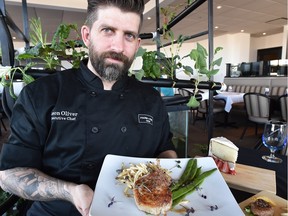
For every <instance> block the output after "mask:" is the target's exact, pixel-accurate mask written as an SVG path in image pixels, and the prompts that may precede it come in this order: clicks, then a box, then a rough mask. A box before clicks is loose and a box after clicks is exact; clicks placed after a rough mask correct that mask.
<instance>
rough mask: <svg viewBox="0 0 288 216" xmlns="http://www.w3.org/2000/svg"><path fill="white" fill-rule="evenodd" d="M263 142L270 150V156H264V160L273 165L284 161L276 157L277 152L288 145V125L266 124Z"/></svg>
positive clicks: (279, 123) (280, 123)
mask: <svg viewBox="0 0 288 216" xmlns="http://www.w3.org/2000/svg"><path fill="white" fill-rule="evenodd" d="M262 142H263V144H264V146H266V147H267V148H269V149H270V155H264V156H262V159H264V160H266V161H268V162H272V163H281V162H282V159H281V158H277V157H275V152H276V151H278V150H281V149H283V148H284V147H285V146H286V144H287V126H286V123H284V122H273V121H270V122H269V123H266V124H265V128H264V131H263V135H262Z"/></svg>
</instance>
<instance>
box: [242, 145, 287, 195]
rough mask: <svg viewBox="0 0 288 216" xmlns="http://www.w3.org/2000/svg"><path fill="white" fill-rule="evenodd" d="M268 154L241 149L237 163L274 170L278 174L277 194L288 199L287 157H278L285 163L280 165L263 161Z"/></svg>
mask: <svg viewBox="0 0 288 216" xmlns="http://www.w3.org/2000/svg"><path fill="white" fill-rule="evenodd" d="M267 153H268V152H265V151H260V150H254V149H248V148H239V152H238V159H237V163H240V164H244V165H249V166H255V167H259V168H263V169H268V170H274V171H275V173H276V194H277V195H278V196H280V197H282V198H284V199H287V156H285V155H276V156H277V157H280V158H281V159H282V160H283V162H282V163H279V164H277V163H270V162H267V161H265V160H263V159H262V156H263V155H264V154H267Z"/></svg>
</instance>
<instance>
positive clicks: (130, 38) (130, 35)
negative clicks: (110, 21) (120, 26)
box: [126, 34, 136, 41]
mask: <svg viewBox="0 0 288 216" xmlns="http://www.w3.org/2000/svg"><path fill="white" fill-rule="evenodd" d="M126 38H127V40H128V41H134V40H135V39H136V35H135V34H126Z"/></svg>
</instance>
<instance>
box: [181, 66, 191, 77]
mask: <svg viewBox="0 0 288 216" xmlns="http://www.w3.org/2000/svg"><path fill="white" fill-rule="evenodd" d="M183 69H184V73H185V74H187V75H191V74H193V68H192V67H190V66H185V65H184V66H183Z"/></svg>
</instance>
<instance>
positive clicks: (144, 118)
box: [138, 114, 153, 125]
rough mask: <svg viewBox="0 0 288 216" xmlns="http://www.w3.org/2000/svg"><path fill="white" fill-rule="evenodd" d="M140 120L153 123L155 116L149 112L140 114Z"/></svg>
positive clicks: (144, 122)
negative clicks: (148, 113)
mask: <svg viewBox="0 0 288 216" xmlns="http://www.w3.org/2000/svg"><path fill="white" fill-rule="evenodd" d="M138 122H139V123H140V124H150V125H153V116H151V115H147V114H138Z"/></svg>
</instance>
